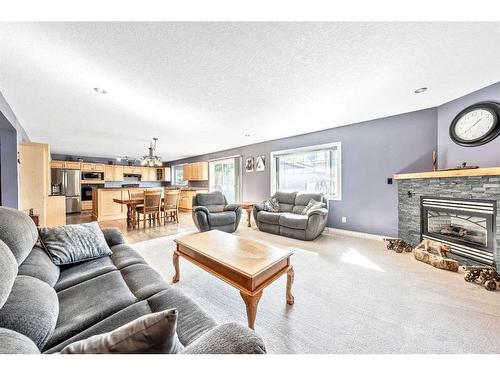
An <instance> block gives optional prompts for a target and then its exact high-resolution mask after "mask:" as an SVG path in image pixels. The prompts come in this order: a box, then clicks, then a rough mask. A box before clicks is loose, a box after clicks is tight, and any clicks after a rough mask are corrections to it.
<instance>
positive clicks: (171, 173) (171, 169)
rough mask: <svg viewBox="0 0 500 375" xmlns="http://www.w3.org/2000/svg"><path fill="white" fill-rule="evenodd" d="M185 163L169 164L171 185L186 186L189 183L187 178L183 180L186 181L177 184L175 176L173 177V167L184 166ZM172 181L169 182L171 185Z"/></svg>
mask: <svg viewBox="0 0 500 375" xmlns="http://www.w3.org/2000/svg"><path fill="white" fill-rule="evenodd" d="M186 164H187V163H182V164H174V165H171V166H170V176H171V177H170V180H171V181H172V182H173V186H188V185H189V181H188V180H184V181H186V183H185V184H184V185H177V181H176V178H175V167H184V165H186ZM172 182H171V183H170V184H171V185H172Z"/></svg>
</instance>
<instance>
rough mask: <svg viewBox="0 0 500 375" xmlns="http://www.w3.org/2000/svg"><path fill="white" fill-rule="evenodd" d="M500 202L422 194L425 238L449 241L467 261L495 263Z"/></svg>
mask: <svg viewBox="0 0 500 375" xmlns="http://www.w3.org/2000/svg"><path fill="white" fill-rule="evenodd" d="M495 219H496V202H495V201H492V200H480V199H459V198H436V197H420V234H421V236H422V239H424V238H425V239H429V240H434V241H439V242H443V243H446V244H448V245H450V246H451V252H452V253H453V254H455V255H456V256H458V257H460V258H465V259H463V260H470V261H473V262H478V263H481V264H485V265H490V266H491V265H493V264H494V259H493V250H494V249H495V231H496V228H495V224H494V223H495Z"/></svg>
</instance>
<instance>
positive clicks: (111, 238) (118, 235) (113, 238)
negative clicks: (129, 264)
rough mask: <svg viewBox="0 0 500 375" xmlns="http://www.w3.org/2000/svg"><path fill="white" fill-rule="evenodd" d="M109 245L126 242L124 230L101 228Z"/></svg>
mask: <svg viewBox="0 0 500 375" xmlns="http://www.w3.org/2000/svg"><path fill="white" fill-rule="evenodd" d="M101 230H102V233H103V234H104V238H105V239H106V243H107V244H108V246H109V247H111V246H115V245H121V244H124V243H125V238H123V234H122V232H121V231H120V230H119V229H117V228H101Z"/></svg>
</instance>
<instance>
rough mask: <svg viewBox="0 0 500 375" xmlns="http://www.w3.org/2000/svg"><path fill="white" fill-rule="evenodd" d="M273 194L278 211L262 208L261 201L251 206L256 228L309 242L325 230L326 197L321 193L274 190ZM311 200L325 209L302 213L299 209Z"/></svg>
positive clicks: (326, 215)
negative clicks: (323, 205)
mask: <svg viewBox="0 0 500 375" xmlns="http://www.w3.org/2000/svg"><path fill="white" fill-rule="evenodd" d="M273 197H274V198H276V200H277V201H278V202H279V212H269V211H265V210H264V204H263V203H262V204H256V205H254V208H253V217H254V219H255V223H256V224H257V227H258V228H259V230H261V231H263V232H269V233H274V234H279V235H282V236H285V237H290V238H296V239H298V240H306V241H311V240H314V239H315V238H316V237H318V236H319V235H320V234H321V233H322V232H323V230H324V229H325V227H326V223H327V221H328V199H326V197H325V196H324V195H323V194H322V193H298V192H296V191H294V192H282V191H277V192H276V193H275V194H274V195H273ZM311 199H314V200H315V201H317V202H323V203H324V204H325V207H326V208H318V209H315V210H313V211H312V212H310V213H309V214H307V215H302V214H301V213H302V210H303V209H304V208H305V207H306V206H307V204H308V203H309V201H310V200H311Z"/></svg>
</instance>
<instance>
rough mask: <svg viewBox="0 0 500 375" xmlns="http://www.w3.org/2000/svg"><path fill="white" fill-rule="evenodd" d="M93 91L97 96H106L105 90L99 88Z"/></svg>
mask: <svg viewBox="0 0 500 375" xmlns="http://www.w3.org/2000/svg"><path fill="white" fill-rule="evenodd" d="M94 91H95V92H96V93H98V94H106V90H104V89H101V88H100V87H94Z"/></svg>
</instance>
